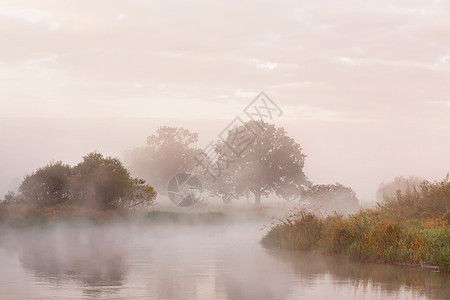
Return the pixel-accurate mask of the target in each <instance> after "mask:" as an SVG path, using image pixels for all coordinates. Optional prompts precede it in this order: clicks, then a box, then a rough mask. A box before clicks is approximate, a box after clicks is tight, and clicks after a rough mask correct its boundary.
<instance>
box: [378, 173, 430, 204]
mask: <svg viewBox="0 0 450 300" xmlns="http://www.w3.org/2000/svg"><path fill="white" fill-rule="evenodd" d="M423 181H424V180H423V179H420V178H418V177H414V176H410V177H408V178H404V177H403V176H400V177H395V178H394V179H393V180H392V181H391V182H388V183H381V184H380V186H379V187H378V190H377V201H379V202H381V201H383V199H384V198H386V197H395V196H396V195H397V192H400V193H406V192H408V191H414V190H415V189H417V188H418V187H419V186H420V185H421V184H422V182H423Z"/></svg>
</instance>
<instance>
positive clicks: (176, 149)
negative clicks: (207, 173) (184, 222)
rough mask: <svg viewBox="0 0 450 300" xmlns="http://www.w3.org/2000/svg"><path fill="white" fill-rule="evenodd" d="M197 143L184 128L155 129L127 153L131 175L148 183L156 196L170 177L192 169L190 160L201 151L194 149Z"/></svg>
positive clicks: (195, 134) (193, 163) (191, 134)
mask: <svg viewBox="0 0 450 300" xmlns="http://www.w3.org/2000/svg"><path fill="white" fill-rule="evenodd" d="M197 141H198V134H197V133H192V132H190V131H189V130H187V129H184V128H181V127H167V126H164V127H159V128H158V130H157V131H156V134H154V135H151V136H149V137H148V138H147V144H146V145H145V146H144V147H140V148H134V149H132V150H131V151H129V153H128V154H127V155H126V162H127V164H128V165H129V166H130V169H131V170H132V171H133V173H135V174H137V175H138V176H139V177H142V178H144V179H145V180H147V181H149V182H151V183H152V185H153V186H154V187H155V188H156V189H157V190H158V192H159V193H165V192H166V190H167V184H168V183H169V181H170V179H172V177H173V176H175V175H176V174H178V173H180V172H189V171H190V170H192V169H193V168H194V167H195V160H194V157H197V156H198V155H199V153H200V151H201V150H200V149H199V148H196V147H195V144H196V143H197Z"/></svg>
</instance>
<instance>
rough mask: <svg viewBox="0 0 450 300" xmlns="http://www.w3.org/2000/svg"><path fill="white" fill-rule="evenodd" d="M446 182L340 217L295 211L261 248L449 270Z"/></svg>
mask: <svg viewBox="0 0 450 300" xmlns="http://www.w3.org/2000/svg"><path fill="white" fill-rule="evenodd" d="M449 210H450V183H449V181H448V178H446V179H445V180H443V181H442V182H435V183H428V182H425V183H424V184H423V185H422V186H421V188H420V189H419V190H414V191H408V192H407V193H405V194H401V193H398V194H397V195H396V196H395V197H392V198H387V199H385V201H384V203H382V204H379V205H378V207H376V208H374V209H366V210H361V211H359V212H358V213H356V214H353V215H350V216H349V217H344V216H341V215H337V214H334V215H331V216H326V217H323V216H321V215H318V214H315V213H313V212H308V211H300V212H298V213H296V214H294V215H291V216H289V217H287V218H285V219H283V220H280V222H279V223H277V224H275V225H274V226H273V227H272V228H271V230H270V231H269V232H268V233H267V235H266V236H264V238H263V239H262V244H263V245H264V246H266V247H269V248H281V249H292V250H314V251H318V252H321V253H325V254H337V255H346V256H349V257H352V258H355V259H358V260H361V261H379V262H385V263H399V264H408V265H431V266H438V267H439V268H440V270H443V271H446V272H449V271H450V227H449V224H448V223H449V216H450V213H449Z"/></svg>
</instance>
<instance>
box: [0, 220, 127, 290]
mask: <svg viewBox="0 0 450 300" xmlns="http://www.w3.org/2000/svg"><path fill="white" fill-rule="evenodd" d="M126 243H127V237H126V235H124V234H123V233H122V232H121V231H120V230H119V231H116V232H114V230H113V228H109V229H107V228H105V227H97V228H87V227H85V226H83V227H72V228H68V227H54V228H45V229H43V228H41V229H33V230H31V231H29V232H15V233H14V234H12V236H11V235H10V236H9V237H8V238H7V239H6V241H5V240H3V247H5V248H7V249H8V250H9V251H10V252H11V251H15V252H16V253H18V259H19V262H20V263H21V265H22V267H23V268H24V269H25V270H26V271H29V272H31V273H33V274H34V277H35V279H36V281H37V282H40V283H41V284H46V285H52V286H63V285H64V284H65V283H67V282H68V281H74V282H77V283H78V285H79V286H81V287H82V289H83V293H84V294H85V295H86V296H92V297H98V296H100V295H104V294H105V293H106V294H108V295H111V294H113V293H115V292H117V291H118V290H120V287H121V286H122V284H123V280H124V278H125V276H126V272H127V251H126Z"/></svg>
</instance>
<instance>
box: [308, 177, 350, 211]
mask: <svg viewBox="0 0 450 300" xmlns="http://www.w3.org/2000/svg"><path fill="white" fill-rule="evenodd" d="M302 200H309V201H311V204H312V205H314V206H316V207H318V208H320V209H322V210H334V211H336V212H342V213H344V212H349V211H353V212H356V211H357V210H358V209H359V201H358V198H357V197H356V194H355V192H354V191H353V190H352V188H350V187H346V186H344V185H342V184H340V183H336V184H316V185H312V186H310V187H307V188H306V189H305V190H304V191H303V193H302Z"/></svg>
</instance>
